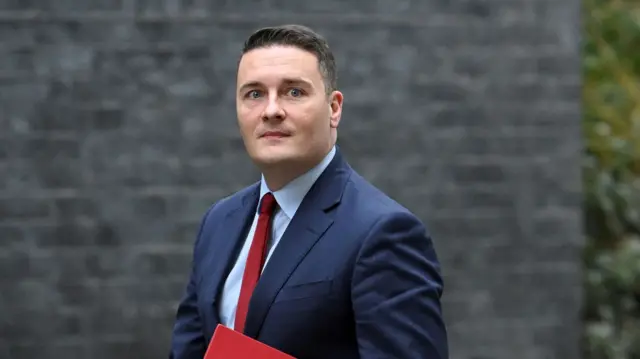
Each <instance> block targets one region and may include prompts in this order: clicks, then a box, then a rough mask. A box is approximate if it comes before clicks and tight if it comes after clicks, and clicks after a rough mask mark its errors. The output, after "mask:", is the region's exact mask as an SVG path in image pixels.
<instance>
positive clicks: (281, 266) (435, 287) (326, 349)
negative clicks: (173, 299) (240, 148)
mask: <svg viewBox="0 0 640 359" xmlns="http://www.w3.org/2000/svg"><path fill="white" fill-rule="evenodd" d="M258 194H259V184H254V185H252V186H250V187H248V188H245V189H244V190H241V191H240V192H238V193H236V194H234V195H232V196H230V197H227V198H225V199H222V200H220V201H219V202H217V203H215V204H214V205H213V206H212V207H211V208H210V209H209V210H208V211H207V213H206V214H205V216H204V219H203V221H202V224H201V227H200V231H199V233H198V237H197V239H196V243H195V250H194V255H193V266H192V268H191V273H190V278H189V281H188V285H187V288H186V293H185V295H184V297H183V298H182V299H181V301H180V304H179V307H178V310H177V318H176V322H175V326H174V328H173V337H172V343H171V354H170V358H173V359H202V357H203V356H204V352H205V350H206V347H207V345H208V343H209V341H210V340H211V337H212V334H213V331H214V329H215V327H216V325H217V324H218V323H219V317H218V312H217V303H216V302H217V301H218V300H219V296H220V294H221V292H222V287H223V285H224V281H225V279H226V276H227V274H228V273H229V271H230V270H231V267H232V265H233V263H234V261H235V258H236V256H237V254H238V252H239V250H240V247H241V245H242V241H243V239H244V238H245V236H246V233H247V232H248V229H249V226H250V225H251V220H252V219H253V215H254V213H255V209H256V206H257V203H258ZM442 289H443V282H442V277H441V273H440V265H439V263H438V259H437V258H436V253H435V251H434V247H433V243H432V241H431V239H430V237H429V235H428V234H427V233H426V229H425V227H424V225H423V224H422V223H421V221H420V220H418V218H416V217H415V216H414V215H413V214H412V213H410V212H409V211H408V210H407V209H405V208H404V207H402V206H400V205H399V204H398V203H396V202H395V201H393V200H391V199H390V198H389V197H387V196H386V195H385V194H384V193H382V192H381V191H379V190H378V189H376V188H375V187H374V186H372V185H371V184H370V183H368V182H367V181H366V180H364V179H363V178H362V177H361V176H359V175H358V174H357V173H356V172H355V171H354V170H353V169H352V168H351V167H350V166H349V165H348V164H347V163H346V162H345V160H344V159H343V158H342V155H341V154H340V151H337V152H336V156H335V157H334V159H333V160H332V162H331V164H330V165H329V167H327V169H326V170H325V171H324V172H323V174H322V175H321V176H320V178H319V179H318V180H317V181H316V183H315V184H314V185H313V187H312V188H311V189H310V190H309V193H308V194H307V195H306V196H305V198H304V200H303V202H302V204H301V205H300V208H299V209H298V212H297V213H296V215H295V216H294V218H293V219H292V221H291V223H290V224H289V227H288V228H287V230H286V231H285V233H284V235H283V237H282V239H281V241H280V243H279V244H278V247H276V249H275V251H274V253H273V254H272V257H271V258H270V260H269V262H268V264H267V266H266V268H265V269H264V272H263V274H262V277H261V278H260V280H259V282H258V284H257V286H256V288H255V290H254V293H253V296H252V298H251V301H250V304H249V312H248V314H247V319H246V325H245V330H244V333H245V334H246V335H248V336H250V337H253V338H256V339H258V340H259V341H261V342H263V343H265V344H268V345H270V346H272V347H275V348H277V349H279V350H281V351H283V352H286V353H289V354H291V355H293V356H294V357H296V358H299V359H312V358H322V359H328V358H331V359H334V358H335V359H351V358H354V359H355V358H361V359H373V358H376V359H378V358H394V359H405V358H406V359H417V358H427V359H445V358H448V347H447V334H446V329H445V325H444V323H443V318H442V312H441V306H440V297H441V295H442Z"/></svg>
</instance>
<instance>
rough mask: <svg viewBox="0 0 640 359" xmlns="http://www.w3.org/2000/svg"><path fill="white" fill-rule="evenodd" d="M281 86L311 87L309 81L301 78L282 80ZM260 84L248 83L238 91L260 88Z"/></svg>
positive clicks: (257, 82)
mask: <svg viewBox="0 0 640 359" xmlns="http://www.w3.org/2000/svg"><path fill="white" fill-rule="evenodd" d="M282 84H284V85H305V86H313V85H312V83H311V81H308V80H305V79H303V78H301V77H290V78H285V79H283V80H282ZM260 86H262V83H261V82H260V81H250V82H247V83H245V84H243V85H242V86H240V88H239V90H238V91H243V90H245V89H248V88H253V87H260Z"/></svg>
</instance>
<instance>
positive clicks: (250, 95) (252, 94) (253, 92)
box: [246, 90, 260, 98]
mask: <svg viewBox="0 0 640 359" xmlns="http://www.w3.org/2000/svg"><path fill="white" fill-rule="evenodd" d="M246 96H247V97H248V98H258V97H260V91H258V90H251V91H249V92H247V95H246Z"/></svg>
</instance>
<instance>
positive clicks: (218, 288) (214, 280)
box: [202, 185, 260, 329]
mask: <svg viewBox="0 0 640 359" xmlns="http://www.w3.org/2000/svg"><path fill="white" fill-rule="evenodd" d="M259 189H260V187H259V185H254V188H251V189H250V191H249V193H248V194H246V195H245V196H244V197H243V199H242V203H241V205H240V206H238V208H236V209H235V210H232V211H231V212H229V213H228V214H227V216H226V217H225V219H224V220H223V221H222V222H221V223H220V225H218V226H217V228H216V230H215V232H214V234H213V235H212V237H211V239H210V241H209V243H210V244H209V247H208V249H207V250H208V252H209V253H211V254H212V255H209V256H206V258H208V262H207V263H206V264H205V265H204V266H203V272H202V273H205V275H204V276H203V281H204V282H205V284H204V286H203V288H205V289H204V295H205V298H207V299H206V300H204V303H206V304H207V305H206V310H211V311H212V313H211V317H212V318H213V319H214V323H213V327H215V325H216V324H217V323H219V322H220V317H219V315H218V310H217V305H216V303H217V301H218V298H219V296H220V294H221V293H222V288H223V286H224V283H225V280H226V278H227V275H228V274H229V272H230V271H231V267H232V266H233V264H234V263H235V261H236V258H237V256H238V253H239V252H240V248H242V244H243V242H244V239H245V236H246V233H247V230H248V228H249V226H250V225H251V222H252V220H253V216H254V213H255V209H256V206H257V203H258V195H259ZM207 274H210V275H207ZM212 329H213V328H212Z"/></svg>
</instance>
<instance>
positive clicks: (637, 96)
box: [583, 0, 640, 359]
mask: <svg viewBox="0 0 640 359" xmlns="http://www.w3.org/2000/svg"><path fill="white" fill-rule="evenodd" d="M584 5H585V7H584V12H583V22H584V28H585V32H584V34H585V36H584V44H583V46H584V48H583V49H584V55H583V60H584V62H583V71H584V72H583V74H584V85H583V104H584V119H583V125H584V127H583V131H584V135H585V141H586V143H585V145H586V148H585V163H584V166H583V170H584V172H583V173H584V186H585V195H586V198H585V222H586V231H587V236H588V243H587V248H586V251H585V263H586V270H587V273H586V276H585V282H586V283H585V284H586V305H585V308H584V309H585V312H584V319H585V324H586V329H585V343H584V344H585V345H584V347H585V358H588V359H640V0H618V1H615V0H584Z"/></svg>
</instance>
